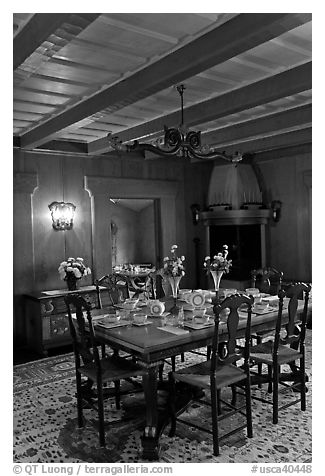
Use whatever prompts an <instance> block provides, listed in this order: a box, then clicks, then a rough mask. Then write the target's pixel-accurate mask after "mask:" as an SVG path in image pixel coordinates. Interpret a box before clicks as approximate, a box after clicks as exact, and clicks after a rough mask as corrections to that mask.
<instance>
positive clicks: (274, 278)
mask: <svg viewBox="0 0 325 476" xmlns="http://www.w3.org/2000/svg"><path fill="white" fill-rule="evenodd" d="M251 277H252V287H253V288H258V289H259V290H260V292H261V293H267V294H271V295H277V294H278V292H279V291H280V289H281V286H282V280H283V272H282V271H278V270H277V269H276V268H273V267H272V266H267V267H265V268H258V269H253V270H252V271H251ZM268 334H269V333H268V332H256V333H255V334H254V335H252V339H256V342H257V344H260V343H261V342H262V340H263V337H265V336H266V335H268ZM258 372H259V374H260V375H262V364H261V363H260V364H259V365H258ZM259 387H261V382H260V383H259Z"/></svg>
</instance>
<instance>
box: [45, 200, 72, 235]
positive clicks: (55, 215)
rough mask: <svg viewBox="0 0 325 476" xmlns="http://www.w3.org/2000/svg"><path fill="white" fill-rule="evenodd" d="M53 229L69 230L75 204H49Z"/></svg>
mask: <svg viewBox="0 0 325 476" xmlns="http://www.w3.org/2000/svg"><path fill="white" fill-rule="evenodd" d="M49 209H50V211H51V215H52V226H53V228H54V230H71V228H72V226H73V217H74V212H75V209H76V206H75V205H74V204H73V203H66V202H52V203H51V204H50V205H49Z"/></svg>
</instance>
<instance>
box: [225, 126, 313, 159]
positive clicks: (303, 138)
mask: <svg viewBox="0 0 325 476" xmlns="http://www.w3.org/2000/svg"><path fill="white" fill-rule="evenodd" d="M311 141H312V128H311V127H306V128H305V129H299V130H297V131H292V132H285V133H283V134H274V135H271V136H267V137H262V138H259V139H253V140H248V141H243V142H239V143H237V144H234V145H231V146H230V147H227V154H235V153H236V152H237V151H240V152H241V153H242V154H249V153H255V152H262V151H267V150H270V149H280V148H283V147H291V146H294V145H299V144H306V143H309V142H311Z"/></svg>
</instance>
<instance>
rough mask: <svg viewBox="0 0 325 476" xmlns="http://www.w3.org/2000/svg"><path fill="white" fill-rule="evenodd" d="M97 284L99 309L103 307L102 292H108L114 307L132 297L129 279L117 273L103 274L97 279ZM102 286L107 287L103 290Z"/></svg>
mask: <svg viewBox="0 0 325 476" xmlns="http://www.w3.org/2000/svg"><path fill="white" fill-rule="evenodd" d="M95 285H96V292H97V301H98V308H99V309H102V307H103V305H102V298H101V293H102V292H107V293H108V296H109V302H110V305H111V306H113V307H115V306H116V305H117V304H119V303H122V302H123V301H124V300H125V299H127V298H128V297H130V293H129V287H128V283H127V281H126V280H125V279H123V277H120V276H117V275H115V274H105V276H102V277H101V278H99V279H97V280H96V281H95ZM101 287H104V288H105V289H104V290H103V289H101Z"/></svg>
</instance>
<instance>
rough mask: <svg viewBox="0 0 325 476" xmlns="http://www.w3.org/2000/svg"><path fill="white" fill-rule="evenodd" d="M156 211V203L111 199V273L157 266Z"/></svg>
mask: <svg viewBox="0 0 325 476" xmlns="http://www.w3.org/2000/svg"><path fill="white" fill-rule="evenodd" d="M159 209H160V204H159V199H147V198H125V197H123V198H119V197H110V199H109V216H110V232H111V256H112V269H114V268H115V267H117V268H119V267H120V266H123V265H129V264H132V265H142V266H147V267H152V266H158V265H159V261H160V255H161V253H160V238H159V237H160V233H159Z"/></svg>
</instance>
